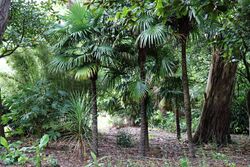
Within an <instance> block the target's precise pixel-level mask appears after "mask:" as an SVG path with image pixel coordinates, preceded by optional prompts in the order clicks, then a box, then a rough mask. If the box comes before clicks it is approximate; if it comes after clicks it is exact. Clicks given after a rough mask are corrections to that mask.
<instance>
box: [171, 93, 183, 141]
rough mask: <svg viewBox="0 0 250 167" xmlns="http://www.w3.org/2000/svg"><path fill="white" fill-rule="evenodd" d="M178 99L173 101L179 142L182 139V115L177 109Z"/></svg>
mask: <svg viewBox="0 0 250 167" xmlns="http://www.w3.org/2000/svg"><path fill="white" fill-rule="evenodd" d="M176 101H177V100H176V98H173V99H172V104H173V110H174V111H173V112H174V113H175V124H176V137H177V139H178V140H180V139H181V128H180V113H179V109H178V107H177V103H176Z"/></svg>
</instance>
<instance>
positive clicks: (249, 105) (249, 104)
mask: <svg viewBox="0 0 250 167" xmlns="http://www.w3.org/2000/svg"><path fill="white" fill-rule="evenodd" d="M246 101H247V104H246V105H247V115H248V121H249V126H248V135H249V139H250V90H248V92H247V98H246Z"/></svg>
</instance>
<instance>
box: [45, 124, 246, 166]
mask: <svg viewBox="0 0 250 167" xmlns="http://www.w3.org/2000/svg"><path fill="white" fill-rule="evenodd" d="M120 131H123V132H126V133H128V134H131V136H132V139H133V145H134V146H133V147H130V148H122V147H120V146H118V145H117V144H116V135H117V133H118V132H120ZM139 134H140V128H138V127H124V128H120V129H117V128H112V127H110V128H108V129H106V130H102V133H101V134H100V140H99V142H100V145H99V153H100V158H101V160H100V161H99V162H100V163H101V164H103V166H108V165H110V166H117V167H122V166H131V167H132V166H136V167H137V166H138V167H146V166H149V167H151V166H152V167H157V166H180V164H182V166H185V164H186V163H188V165H189V166H202V167H203V166H216V167H219V166H232V167H233V166H237V167H241V166H242V167H245V166H246V167H248V166H249V165H250V142H249V141H250V140H249V139H248V138H247V136H238V135H232V140H233V141H234V144H230V145H228V146H227V147H222V148H217V147H216V146H214V145H204V146H199V147H197V148H196V154H197V157H196V158H190V157H189V155H188V147H187V143H186V142H185V136H183V139H182V140H181V141H178V140H176V137H175V134H173V133H167V132H165V131H163V130H159V129H150V131H149V138H150V151H149V154H148V156H147V157H146V158H141V157H140V156H138V145H139V144H138V142H139ZM71 145H72V146H73V145H74V144H72V143H71ZM46 153H47V154H52V155H53V156H54V157H55V158H56V159H57V160H58V163H59V165H60V166H62V167H80V166H84V165H83V164H82V163H81V162H80V161H79V160H78V159H79V157H78V156H77V151H72V149H71V147H70V145H68V144H65V143H64V142H56V143H51V144H50V145H49V147H48V148H47V150H46ZM88 159H90V157H88ZM88 161H90V160H88ZM86 164H87V162H85V165H86Z"/></svg>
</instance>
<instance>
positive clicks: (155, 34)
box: [136, 24, 167, 48]
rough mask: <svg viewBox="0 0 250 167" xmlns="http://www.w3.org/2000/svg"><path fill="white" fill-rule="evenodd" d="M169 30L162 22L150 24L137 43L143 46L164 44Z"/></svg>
mask: <svg viewBox="0 0 250 167" xmlns="http://www.w3.org/2000/svg"><path fill="white" fill-rule="evenodd" d="M166 37H167V32H166V29H165V27H164V25H162V24H157V25H154V26H150V27H149V28H148V29H146V30H144V31H143V32H142V33H141V34H140V35H139V36H138V38H137V40H136V43H139V46H140V47H141V48H144V47H146V46H148V47H152V46H154V45H160V44H163V43H164V42H165V40H166Z"/></svg>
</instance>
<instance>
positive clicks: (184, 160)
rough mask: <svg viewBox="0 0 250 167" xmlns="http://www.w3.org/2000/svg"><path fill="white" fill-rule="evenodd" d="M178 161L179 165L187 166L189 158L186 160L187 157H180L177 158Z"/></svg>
mask: <svg viewBox="0 0 250 167" xmlns="http://www.w3.org/2000/svg"><path fill="white" fill-rule="evenodd" d="M179 162H180V166H181V167H188V166H189V164H188V163H189V160H188V158H181V159H180V160H179Z"/></svg>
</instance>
